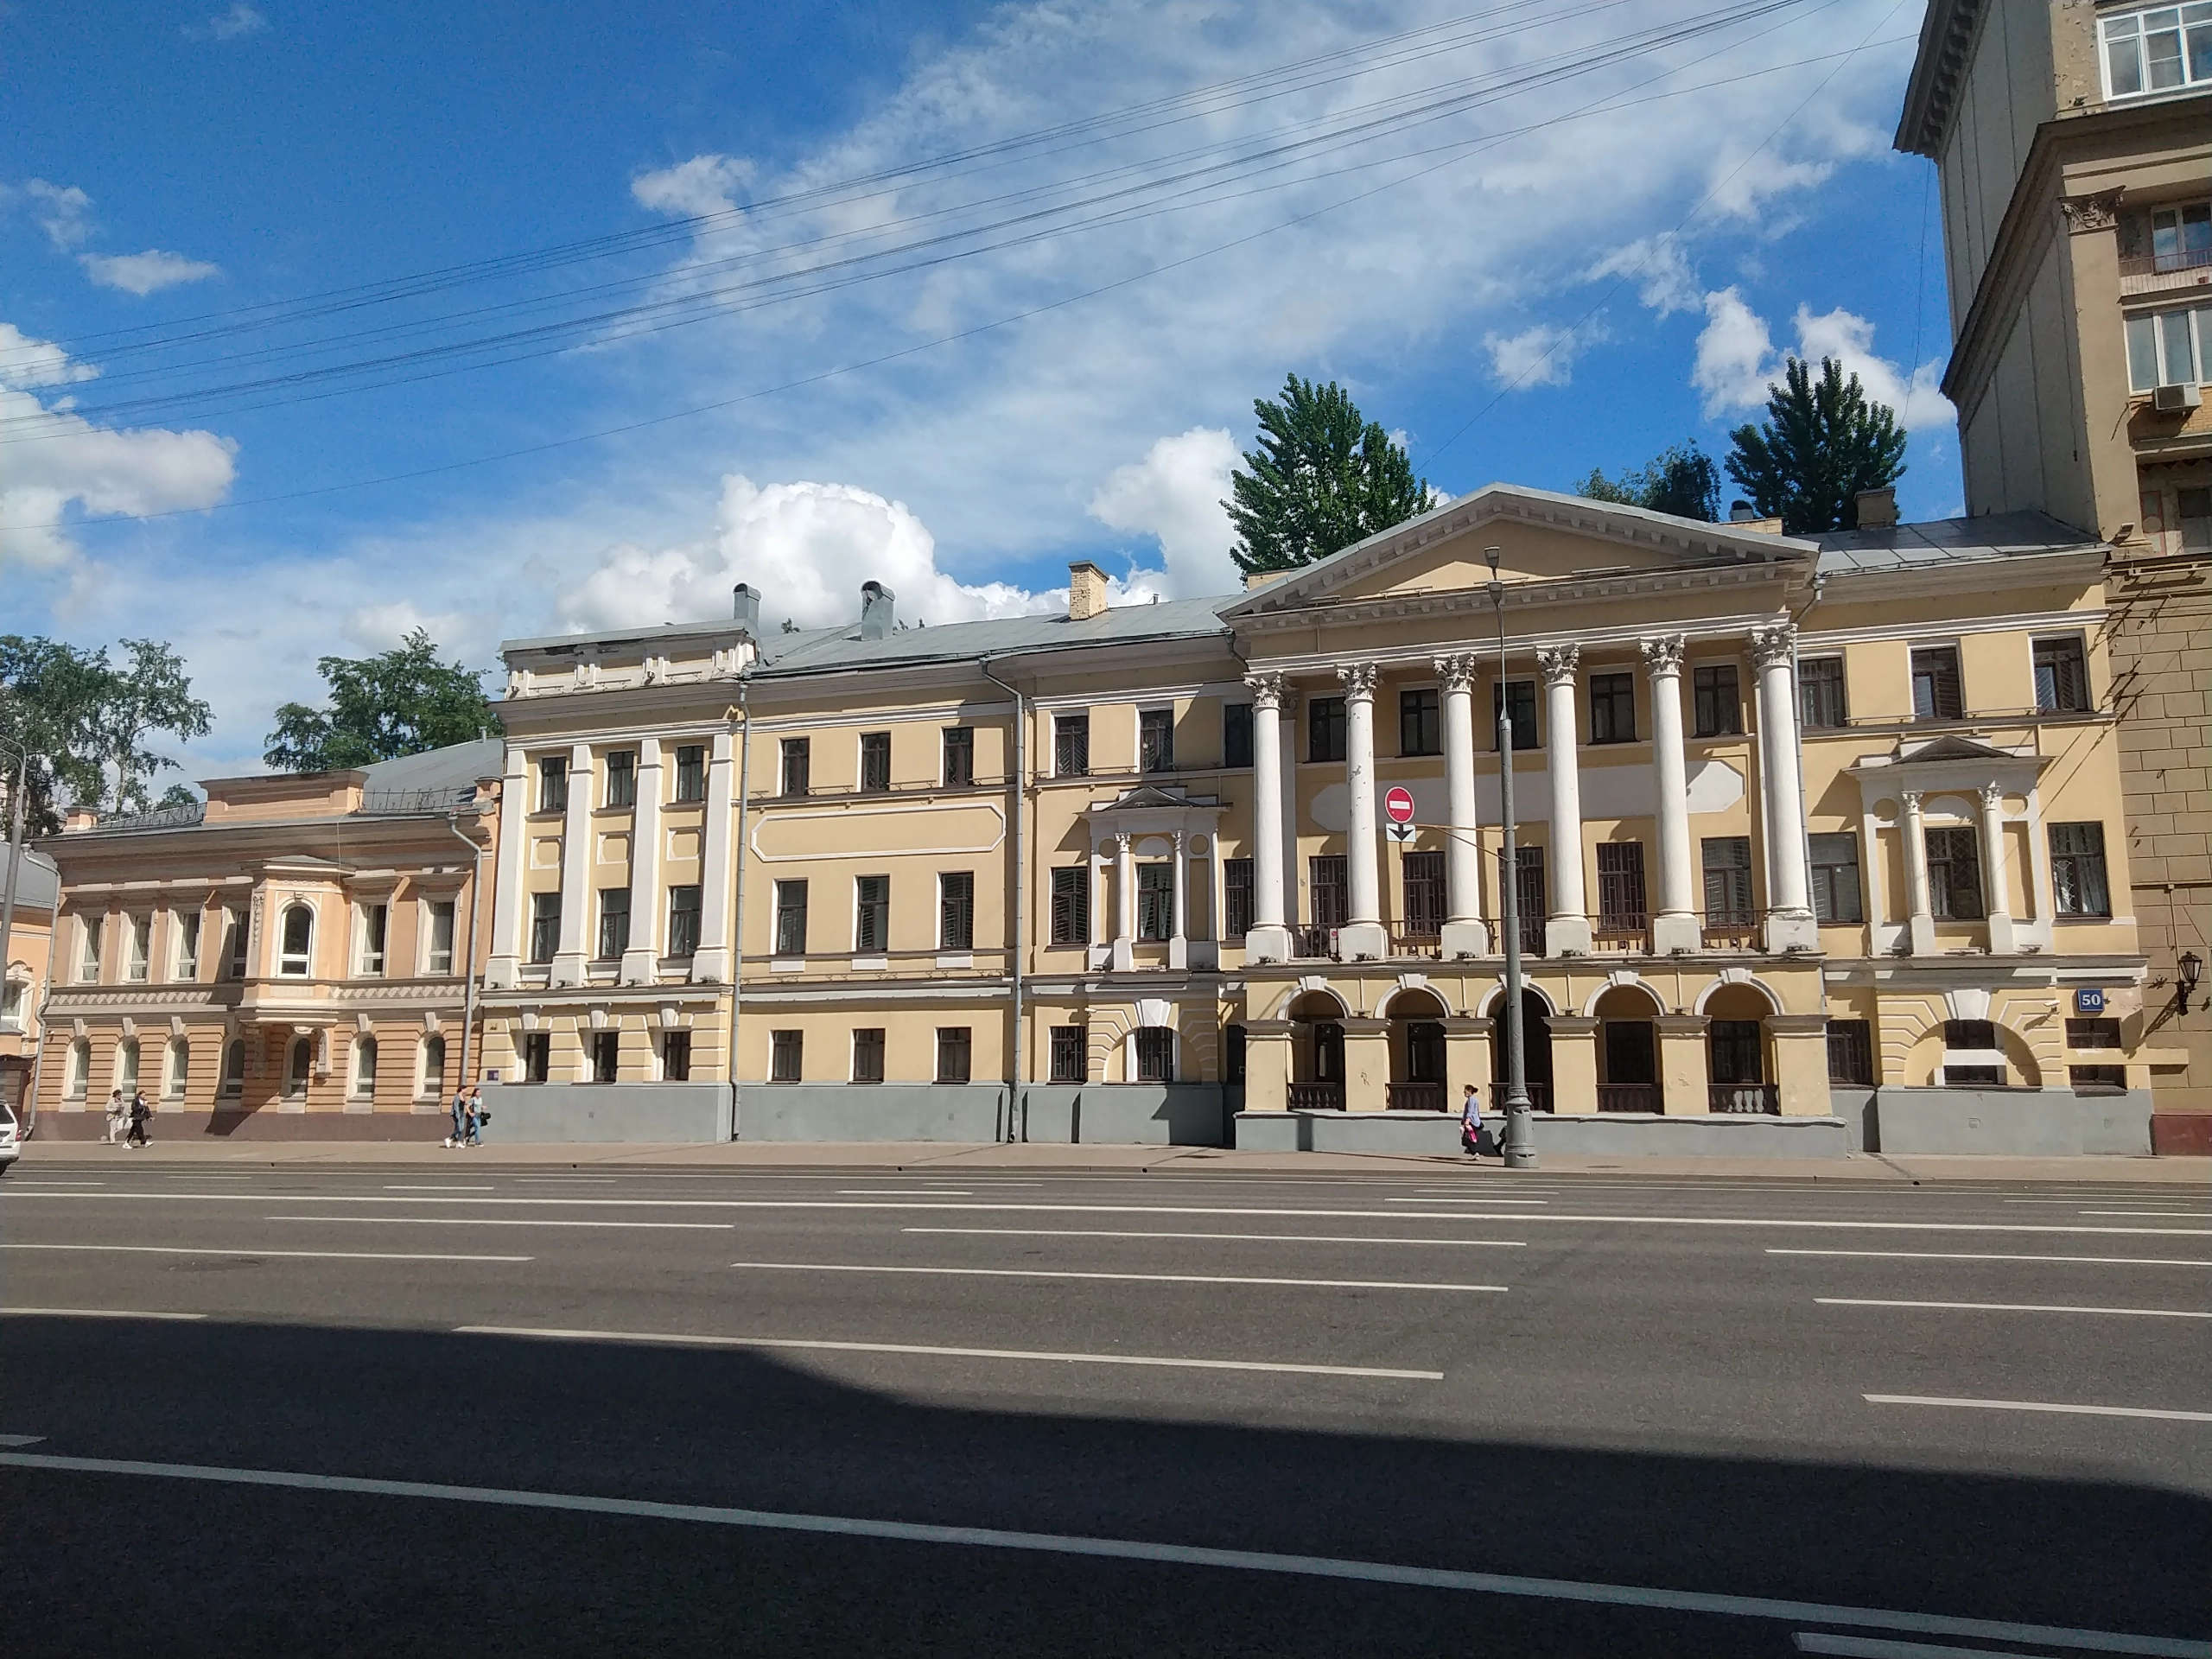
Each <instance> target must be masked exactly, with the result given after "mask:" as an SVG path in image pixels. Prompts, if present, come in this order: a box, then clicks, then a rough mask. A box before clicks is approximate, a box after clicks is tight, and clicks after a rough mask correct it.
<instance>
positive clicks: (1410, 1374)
mask: <svg viewBox="0 0 2212 1659" xmlns="http://www.w3.org/2000/svg"><path fill="white" fill-rule="evenodd" d="M454 1334H455V1335H456V1336H463V1337H544V1338H550V1339H552V1340H555V1341H559V1342H642V1343H658V1344H664V1345H667V1346H673V1347H681V1348H776V1349H794V1350H808V1351H813V1350H819V1351H823V1352H825V1353H840V1354H917V1355H920V1356H922V1357H925V1358H938V1359H1031V1360H1044V1361H1048V1362H1050V1363H1054V1364H1062V1365H1136V1366H1141V1367H1149V1368H1153V1369H1166V1370H1192V1371H1281V1372H1286V1373H1288V1374H1291V1375H1294V1376H1379V1377H1384V1378H1387V1379H1389V1380H1391V1381H1394V1382H1401V1383H1441V1382H1442V1381H1443V1380H1444V1373H1443V1372H1441V1371H1406V1370H1387V1369H1384V1368H1382V1367H1379V1366H1374V1365H1305V1364H1297V1363H1292V1362H1291V1361H1288V1360H1271V1359H1185V1358H1178V1357H1172V1356H1166V1355H1157V1354H1084V1353H1054V1352H1051V1351H1043V1350H1039V1349H1033V1348H937V1347H925V1346H923V1345H921V1344H916V1343H909V1342H832V1341H829V1340H826V1339H817V1338H810V1337H708V1336H687V1335H683V1334H680V1333H671V1334H666V1335H664V1334H663V1333H661V1332H654V1331H556V1330H546V1329H543V1328H540V1327H535V1326H531V1325H455V1326H454Z"/></svg>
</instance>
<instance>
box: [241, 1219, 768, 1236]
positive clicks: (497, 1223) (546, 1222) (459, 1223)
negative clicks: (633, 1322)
mask: <svg viewBox="0 0 2212 1659" xmlns="http://www.w3.org/2000/svg"><path fill="white" fill-rule="evenodd" d="M262 1219H263V1220H264V1221H334V1222H339V1223H341V1224H344V1225H346V1226H348V1227H650V1228H654V1229H657V1230H669V1229H674V1230H677V1231H681V1232H707V1233H727V1232H728V1231H730V1230H733V1229H734V1228H735V1227H736V1225H737V1224H736V1223H735V1222H734V1221H556V1220H555V1219H554V1218H553V1217H550V1216H543V1217H541V1216H529V1217H522V1218H520V1219H517V1218H514V1217H507V1216H264V1217H262Z"/></svg>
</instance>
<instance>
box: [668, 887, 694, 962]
mask: <svg viewBox="0 0 2212 1659" xmlns="http://www.w3.org/2000/svg"><path fill="white" fill-rule="evenodd" d="M668 954H669V955H670V956H671V957H696V955H698V954H699V889H698V888H697V887H671V888H670V889H669V890H668Z"/></svg>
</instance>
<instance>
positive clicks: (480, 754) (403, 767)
mask: <svg viewBox="0 0 2212 1659" xmlns="http://www.w3.org/2000/svg"><path fill="white" fill-rule="evenodd" d="M506 747H507V746H506V740H505V738H499V737H480V738H478V739H476V740H475V741H474V742H469V743H450V744H448V745H447V746H446V747H444V748H442V749H431V750H429V751H427V752H426V753H422V754H403V755H401V756H400V757H399V758H398V759H397V760H376V761H372V762H371V763H370V764H369V765H367V766H363V767H362V768H361V776H362V778H363V779H365V783H364V785H363V786H364V787H365V788H366V789H369V790H371V791H384V790H438V791H445V790H451V791H454V793H455V794H459V793H461V791H471V792H473V791H474V787H475V784H476V780H477V779H480V778H497V777H498V776H499V773H500V772H501V770H502V768H503V766H504V765H505V759H504V757H505V754H506Z"/></svg>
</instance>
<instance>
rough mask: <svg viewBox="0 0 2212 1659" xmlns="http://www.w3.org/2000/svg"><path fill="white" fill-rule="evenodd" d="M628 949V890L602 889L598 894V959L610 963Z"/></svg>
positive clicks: (617, 888)
mask: <svg viewBox="0 0 2212 1659" xmlns="http://www.w3.org/2000/svg"><path fill="white" fill-rule="evenodd" d="M629 948H630V889H629V888H627V887H602V888H601V890H600V894H599V952H598V955H599V959H600V960H601V962H611V961H613V959H614V958H615V957H619V956H620V955H621V954H622V953H623V952H624V951H625V950H628V949H629Z"/></svg>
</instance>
